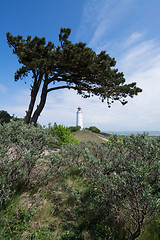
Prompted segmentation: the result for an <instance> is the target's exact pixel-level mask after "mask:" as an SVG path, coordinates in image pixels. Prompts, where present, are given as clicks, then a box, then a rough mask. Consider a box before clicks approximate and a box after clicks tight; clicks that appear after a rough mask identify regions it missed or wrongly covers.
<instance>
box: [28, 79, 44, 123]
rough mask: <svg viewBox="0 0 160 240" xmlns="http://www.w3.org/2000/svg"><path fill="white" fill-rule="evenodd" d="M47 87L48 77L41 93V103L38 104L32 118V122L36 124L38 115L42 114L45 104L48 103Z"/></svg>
mask: <svg viewBox="0 0 160 240" xmlns="http://www.w3.org/2000/svg"><path fill="white" fill-rule="evenodd" d="M47 88H48V82H47V79H45V81H44V84H43V88H42V93H41V99H40V103H39V105H37V109H36V110H35V112H34V114H33V116H32V118H31V121H30V122H31V123H33V124H36V123H37V120H38V117H39V116H40V114H41V112H42V110H43V108H44V105H45V103H46V99H47Z"/></svg>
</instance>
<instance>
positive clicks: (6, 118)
mask: <svg viewBox="0 0 160 240" xmlns="http://www.w3.org/2000/svg"><path fill="white" fill-rule="evenodd" d="M11 118H12V117H11V116H10V115H9V113H8V112H7V111H4V110H1V111H0V123H1V124H4V123H8V122H10V120H11Z"/></svg>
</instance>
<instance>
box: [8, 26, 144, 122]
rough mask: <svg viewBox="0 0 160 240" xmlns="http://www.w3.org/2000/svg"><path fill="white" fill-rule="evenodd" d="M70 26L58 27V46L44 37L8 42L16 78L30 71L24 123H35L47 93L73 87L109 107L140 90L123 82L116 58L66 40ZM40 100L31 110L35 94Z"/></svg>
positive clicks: (16, 39)
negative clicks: (30, 76) (12, 54)
mask: <svg viewBox="0 0 160 240" xmlns="http://www.w3.org/2000/svg"><path fill="white" fill-rule="evenodd" d="M70 33H71V30H70V29H69V28H61V30H60V34H59V41H60V46H55V45H54V44H53V43H52V42H48V43H46V40H45V38H44V37H42V38H39V37H37V36H36V37H34V38H33V39H32V38H31V36H28V37H27V39H26V40H25V39H24V38H23V37H22V36H19V35H18V36H15V37H14V36H12V35H11V34H10V33H7V34H6V35H7V41H8V44H9V46H10V47H12V48H13V53H14V54H16V55H17V57H18V61H19V63H20V64H22V67H21V68H19V69H18V70H17V71H16V73H15V81H18V80H19V79H23V78H24V77H27V76H28V74H29V73H32V79H33V81H32V83H31V98H30V103H29V107H28V110H27V111H26V116H25V122H26V123H31V122H32V123H34V124H36V122H37V120H38V117H39V116H40V114H41V112H42V110H43V108H44V106H45V103H46V99H47V94H48V93H49V92H51V91H55V90H60V89H74V90H76V91H77V93H78V94H80V95H81V96H82V97H84V98H88V97H90V96H94V95H96V96H99V98H100V99H101V100H102V101H104V100H106V102H107V104H108V106H109V107H110V105H111V103H113V102H114V101H116V100H118V101H120V102H121V103H122V104H126V103H127V101H126V97H127V96H130V97H133V96H134V95H137V94H138V93H139V92H141V91H142V90H141V89H140V88H138V87H137V86H136V83H135V82H133V83H130V84H126V83H125V78H124V74H123V73H122V72H118V69H115V68H114V67H115V65H116V61H115V59H114V58H111V57H110V56H109V55H108V54H107V53H106V52H105V51H101V52H100V53H99V54H96V53H95V52H94V51H93V50H92V49H91V48H89V47H86V44H85V43H82V42H79V43H72V42H71V41H69V40H68V37H69V35H70ZM39 92H40V102H39V104H38V105H37V107H36V109H35V110H34V106H35V102H36V98H37V95H38V93H39Z"/></svg>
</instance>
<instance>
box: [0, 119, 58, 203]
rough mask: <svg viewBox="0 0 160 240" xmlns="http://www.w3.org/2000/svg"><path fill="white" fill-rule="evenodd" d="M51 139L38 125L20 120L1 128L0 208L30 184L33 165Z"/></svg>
mask: <svg viewBox="0 0 160 240" xmlns="http://www.w3.org/2000/svg"><path fill="white" fill-rule="evenodd" d="M50 142H54V139H53V138H51V136H50V135H48V134H47V131H46V130H44V129H43V128H42V127H41V126H40V125H37V127H35V126H34V125H27V124H25V123H24V122H23V121H22V120H19V121H13V120H11V121H10V122H9V123H7V124H4V125H3V126H2V125H0V207H1V206H2V205H3V204H4V203H5V202H7V201H8V200H9V199H10V197H11V196H12V195H13V194H14V192H15V191H16V190H17V189H19V187H21V186H25V185H27V184H28V183H29V181H30V174H31V171H32V169H33V167H34V166H35V164H36V161H37V160H38V159H39V158H40V156H41V155H42V153H43V151H44V149H45V148H46V147H48V145H49V144H50Z"/></svg>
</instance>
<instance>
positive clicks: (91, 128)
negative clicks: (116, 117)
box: [88, 126, 101, 133]
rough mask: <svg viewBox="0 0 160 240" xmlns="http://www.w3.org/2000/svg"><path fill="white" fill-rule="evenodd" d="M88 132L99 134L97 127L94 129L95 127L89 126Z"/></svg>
mask: <svg viewBox="0 0 160 240" xmlns="http://www.w3.org/2000/svg"><path fill="white" fill-rule="evenodd" d="M88 129H89V130H90V131H92V132H94V133H100V132H101V131H100V130H99V129H98V128H97V127H95V126H91V127H89V128H88Z"/></svg>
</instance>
